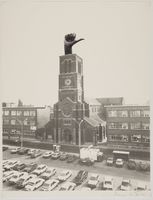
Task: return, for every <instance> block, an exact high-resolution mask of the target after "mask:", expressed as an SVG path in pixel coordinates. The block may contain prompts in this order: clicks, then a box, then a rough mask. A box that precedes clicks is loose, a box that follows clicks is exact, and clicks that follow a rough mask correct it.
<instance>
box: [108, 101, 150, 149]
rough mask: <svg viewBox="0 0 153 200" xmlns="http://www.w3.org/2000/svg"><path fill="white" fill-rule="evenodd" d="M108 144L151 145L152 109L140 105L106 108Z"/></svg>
mask: <svg viewBox="0 0 153 200" xmlns="http://www.w3.org/2000/svg"><path fill="white" fill-rule="evenodd" d="M105 109H106V121H107V126H106V127H107V131H106V132H107V139H108V143H112V144H125V145H127V144H128V145H136V146H149V145H150V107H149V106H143V105H142V106H138V105H113V106H105Z"/></svg>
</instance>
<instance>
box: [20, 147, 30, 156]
mask: <svg viewBox="0 0 153 200" xmlns="http://www.w3.org/2000/svg"><path fill="white" fill-rule="evenodd" d="M28 151H29V149H28V148H21V149H20V150H19V151H18V154H20V155H24V154H26V153H28Z"/></svg>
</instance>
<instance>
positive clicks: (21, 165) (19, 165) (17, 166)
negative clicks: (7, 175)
mask: <svg viewBox="0 0 153 200" xmlns="http://www.w3.org/2000/svg"><path fill="white" fill-rule="evenodd" d="M25 167H26V164H25V163H18V164H17V165H15V166H14V167H12V169H13V170H16V171H20V170H23V169H24V168H25Z"/></svg>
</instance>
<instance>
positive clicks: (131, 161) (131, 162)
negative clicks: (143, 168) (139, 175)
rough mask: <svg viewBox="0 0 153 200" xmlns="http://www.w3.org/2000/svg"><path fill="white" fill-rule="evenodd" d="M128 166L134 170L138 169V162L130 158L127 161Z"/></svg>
mask: <svg viewBox="0 0 153 200" xmlns="http://www.w3.org/2000/svg"><path fill="white" fill-rule="evenodd" d="M127 168H128V169H131V170H134V169H136V163H135V161H134V160H132V159H130V160H129V161H128V162H127Z"/></svg>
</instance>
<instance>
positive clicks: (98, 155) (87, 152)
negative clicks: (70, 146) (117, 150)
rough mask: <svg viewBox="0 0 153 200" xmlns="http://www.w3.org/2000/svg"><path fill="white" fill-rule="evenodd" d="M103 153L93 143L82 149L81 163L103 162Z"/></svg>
mask: <svg viewBox="0 0 153 200" xmlns="http://www.w3.org/2000/svg"><path fill="white" fill-rule="evenodd" d="M102 159H103V153H102V152H100V149H98V148H94V147H93V146H92V145H91V146H88V147H83V148H81V149H80V164H87V165H92V164H93V163H94V162H95V161H97V162H101V161H102Z"/></svg>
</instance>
